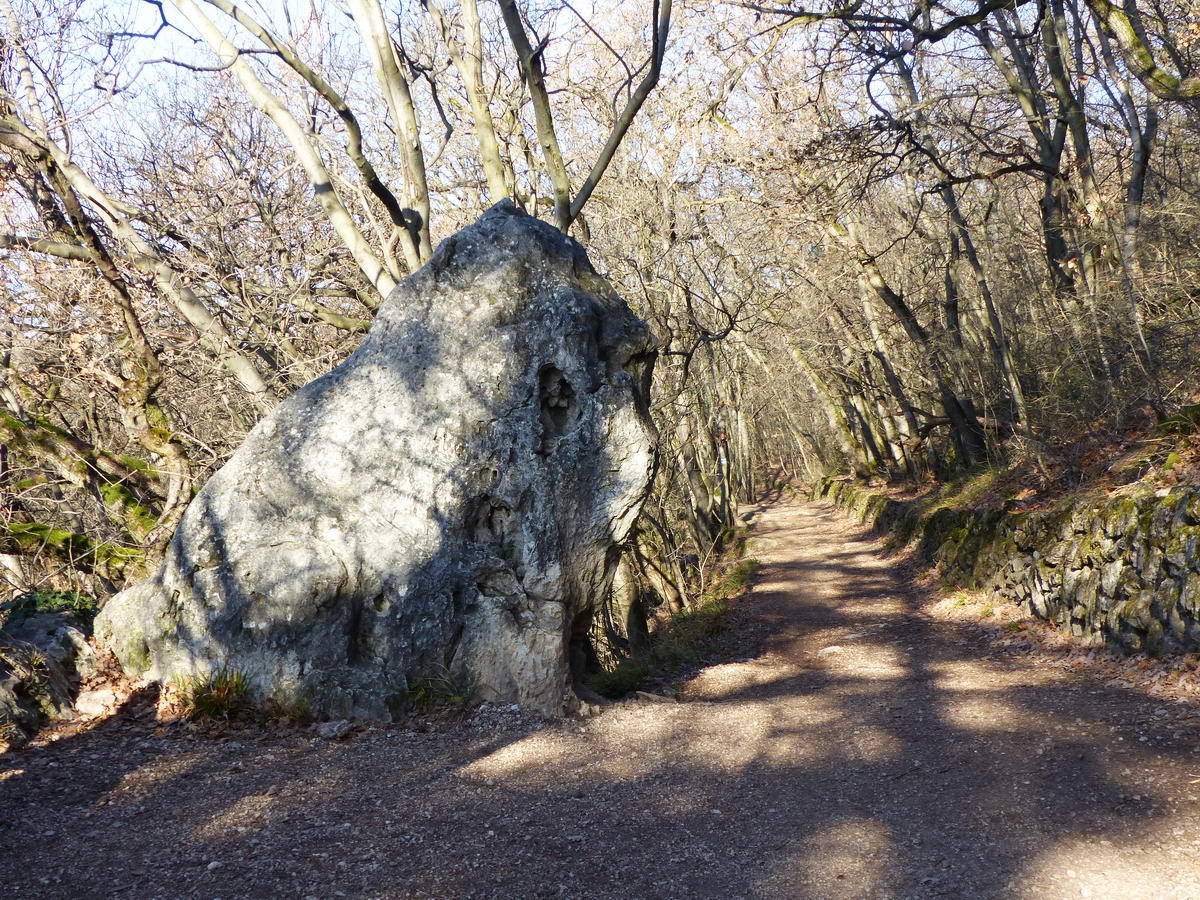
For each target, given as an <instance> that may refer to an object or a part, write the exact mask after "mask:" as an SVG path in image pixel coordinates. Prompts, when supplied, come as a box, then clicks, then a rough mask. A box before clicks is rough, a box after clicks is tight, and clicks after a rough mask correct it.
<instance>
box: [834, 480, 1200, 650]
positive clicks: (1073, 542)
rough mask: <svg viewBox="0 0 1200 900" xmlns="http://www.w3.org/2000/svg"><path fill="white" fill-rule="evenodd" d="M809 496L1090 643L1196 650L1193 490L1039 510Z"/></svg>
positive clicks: (841, 491)
mask: <svg viewBox="0 0 1200 900" xmlns="http://www.w3.org/2000/svg"><path fill="white" fill-rule="evenodd" d="M812 495H813V497H814V498H815V499H825V500H828V501H830V502H832V503H834V504H836V505H837V506H839V507H841V508H843V509H845V510H846V511H848V512H850V513H851V514H852V515H854V516H856V517H857V518H858V520H859V521H861V522H862V523H863V524H865V525H868V526H870V527H872V528H874V529H877V530H879V531H881V532H884V533H886V534H888V535H889V536H890V539H891V543H892V546H894V547H896V548H900V547H911V549H912V551H913V553H914V554H915V556H916V557H917V559H918V560H919V561H920V562H921V563H922V564H924V565H927V566H931V567H933V566H935V567H937V569H938V570H939V573H940V574H941V576H942V577H943V579H944V580H945V582H946V583H947V584H948V585H950V586H953V587H960V588H968V589H982V590H985V591H988V592H990V593H991V594H993V595H994V596H995V597H996V599H997V600H1006V601H1009V602H1013V603H1017V604H1020V605H1021V606H1022V607H1024V608H1025V609H1027V610H1028V611H1029V612H1030V613H1032V614H1033V615H1035V616H1037V617H1039V618H1041V619H1045V620H1047V621H1049V622H1051V623H1053V624H1055V625H1057V626H1058V627H1060V628H1063V629H1065V630H1068V631H1070V632H1071V633H1072V634H1074V635H1076V636H1078V637H1080V638H1082V639H1083V640H1085V641H1086V642H1088V643H1092V644H1106V645H1111V646H1114V647H1119V648H1122V649H1124V650H1128V651H1145V652H1149V653H1154V654H1161V653H1173V652H1197V651H1200V487H1197V486H1195V485H1186V486H1183V485H1180V486H1175V487H1172V488H1169V489H1159V490H1154V489H1150V488H1146V489H1135V490H1133V491H1131V492H1130V493H1128V494H1126V495H1124V496H1120V497H1110V498H1096V497H1081V498H1064V499H1061V500H1059V501H1057V502H1056V503H1055V504H1054V505H1052V506H1050V507H1048V508H1043V509H1037V510H1022V509H1019V508H1014V505H1013V504H1012V503H1011V502H1007V503H1002V504H998V505H993V506H978V505H975V506H967V505H966V504H961V505H956V504H955V503H954V502H953V500H951V501H949V502H946V503H943V504H930V503H928V502H922V501H920V500H904V499H896V498H893V497H889V496H887V495H886V494H883V493H881V492H879V491H876V490H872V489H870V488H868V487H866V486H864V485H862V484H860V483H855V482H852V481H848V480H842V479H835V478H827V479H823V480H821V481H819V482H817V484H816V485H815V486H814V487H813V489H812Z"/></svg>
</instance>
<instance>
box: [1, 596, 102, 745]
mask: <svg viewBox="0 0 1200 900" xmlns="http://www.w3.org/2000/svg"><path fill="white" fill-rule="evenodd" d="M93 660H94V652H93V650H92V647H91V645H89V644H88V641H87V636H86V635H85V634H84V632H83V629H82V628H81V627H80V624H79V622H78V621H76V619H75V618H74V617H73V616H70V615H67V614H65V613H45V612H39V613H17V614H16V615H14V616H13V617H12V618H11V619H9V620H8V621H7V622H6V623H5V624H4V628H3V629H0V745H3V744H14V743H20V742H22V741H24V740H26V739H27V738H29V737H31V736H32V735H33V734H34V733H35V732H36V731H37V730H38V728H40V727H41V726H42V724H43V723H45V721H46V720H47V719H72V718H74V717H75V713H74V699H73V698H74V695H75V693H76V691H77V690H78V687H79V682H80V680H81V679H82V678H84V677H86V676H87V675H88V674H89V673H90V671H91V666H92V664H93Z"/></svg>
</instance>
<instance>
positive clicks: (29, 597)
mask: <svg viewBox="0 0 1200 900" xmlns="http://www.w3.org/2000/svg"><path fill="white" fill-rule="evenodd" d="M98 611H99V607H98V606H97V604H96V598H95V597H90V596H88V595H87V594H81V593H79V592H78V591H30V592H29V593H28V594H21V595H20V596H19V597H15V598H13V599H12V600H9V601H8V602H6V603H2V604H0V619H3V618H4V617H5V616H4V614H5V613H7V614H10V615H11V614H13V613H18V612H29V613H35V612H52V613H70V614H71V615H73V616H76V617H77V618H79V619H82V620H84V621H86V622H90V621H91V620H92V619H94V618H95V617H96V613H97V612H98Z"/></svg>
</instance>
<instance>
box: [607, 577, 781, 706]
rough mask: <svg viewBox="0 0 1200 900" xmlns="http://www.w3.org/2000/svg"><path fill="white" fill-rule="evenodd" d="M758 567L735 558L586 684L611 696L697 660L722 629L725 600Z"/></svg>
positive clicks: (738, 590)
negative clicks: (640, 645) (636, 648)
mask: <svg viewBox="0 0 1200 900" xmlns="http://www.w3.org/2000/svg"><path fill="white" fill-rule="evenodd" d="M758 566H759V562H758V560H757V559H743V560H739V561H738V562H737V563H735V564H734V565H732V566H731V567H730V568H729V569H728V570H727V571H725V573H724V574H722V575H721V576H720V577H719V578H717V579H716V580H715V581H714V582H712V584H710V585H709V586H708V588H707V589H706V590H705V591H704V593H703V594H701V595H700V597H699V598H698V599H697V600H696V601H695V602H694V603H693V604H692V605H691V606H689V607H688V608H687V609H685V610H683V611H682V612H680V613H677V614H676V615H674V616H672V617H671V618H669V619H667V620H666V621H665V622H663V623H662V624H660V625H659V627H658V628H656V629H655V630H654V631H653V632H651V634H650V643H649V645H648V646H647V647H646V648H645V649H644V650H642V651H640V652H637V653H634V654H633V655H631V656H629V657H627V658H625V659H623V660H621V661H620V662H618V663H617V664H616V665H615V666H613V667H612V668H609V669H605V670H602V671H600V672H597V673H596V674H594V675H592V676H591V677H590V678H589V679H588V687H590V688H591V689H592V690H594V691H595V692H596V693H597V694H599V695H600V696H602V697H609V698H613V699H615V698H618V697H623V696H625V695H626V694H629V693H632V692H633V691H636V690H638V689H639V688H642V687H644V686H645V684H646V683H647V682H648V681H650V680H651V679H652V678H658V677H662V676H664V675H666V674H668V673H670V672H672V671H675V670H678V669H680V668H683V667H684V666H688V665H692V664H695V663H696V662H699V661H700V659H701V658H702V657H703V656H704V655H705V654H706V653H708V652H710V651H711V650H712V648H713V644H714V641H715V640H716V638H717V637H718V636H719V635H720V634H721V633H722V632H723V631H724V630H725V624H726V617H727V615H728V613H729V601H730V600H731V599H732V598H734V597H736V596H737V595H738V594H740V593H742V592H743V591H744V590H746V588H747V587H748V586H749V584H750V579H751V578H752V577H753V575H754V573H755V571H757V569H758Z"/></svg>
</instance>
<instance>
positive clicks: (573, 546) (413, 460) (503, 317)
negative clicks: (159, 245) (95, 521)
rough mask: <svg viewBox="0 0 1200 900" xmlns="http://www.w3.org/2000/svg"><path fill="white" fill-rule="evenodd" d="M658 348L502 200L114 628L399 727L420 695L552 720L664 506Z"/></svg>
mask: <svg viewBox="0 0 1200 900" xmlns="http://www.w3.org/2000/svg"><path fill="white" fill-rule="evenodd" d="M653 358H654V345H653V342H652V339H651V337H650V335H649V332H648V330H647V328H646V326H645V324H644V323H643V322H641V321H640V320H639V319H637V318H636V317H635V316H634V315H633V314H632V313H631V312H630V310H629V308H628V307H627V306H626V305H625V303H624V302H623V301H622V300H621V299H620V298H619V297H618V296H617V295H616V294H615V293H614V292H613V290H612V289H611V288H610V287H609V285H608V284H607V283H606V282H605V281H604V280H603V279H602V278H601V277H600V276H598V275H597V274H596V272H595V270H594V269H593V268H592V266H591V265H590V263H589V262H588V259H587V256H586V255H585V254H584V252H583V250H582V248H581V247H580V246H579V245H578V244H577V243H576V242H574V241H573V240H571V239H570V238H567V237H565V236H564V235H563V234H562V233H561V232H559V231H558V230H556V229H555V228H553V227H551V226H549V225H547V224H545V223H543V222H540V221H538V220H537V219H534V218H531V217H529V216H526V215H524V214H523V213H521V212H519V211H518V210H517V209H516V207H514V206H513V205H512V204H511V203H507V202H505V203H501V204H499V205H497V206H495V207H493V208H492V209H491V210H489V211H488V212H487V213H485V214H484V215H483V216H482V217H481V218H480V219H479V221H477V222H476V223H475V224H474V225H472V226H470V227H469V228H466V229H464V230H463V231H461V232H459V233H458V234H456V235H454V236H453V237H451V238H449V239H447V240H446V241H444V242H443V243H442V244H441V246H439V247H438V249H437V251H436V252H435V254H434V256H433V258H432V259H431V260H430V262H429V263H428V264H427V265H426V266H425V267H424V268H423V269H421V270H420V271H419V272H417V273H416V274H415V275H413V276H412V277H410V278H408V279H407V280H405V281H404V282H403V283H402V284H400V285H399V286H398V287H397V288H396V290H395V291H394V292H393V293H392V295H391V296H390V297H389V298H388V299H387V302H386V303H385V304H384V306H383V308H382V309H381V310H380V313H379V315H378V317H377V319H376V321H375V323H374V325H373V326H372V328H371V331H370V334H369V335H368V336H367V338H366V340H365V341H364V342H363V344H362V346H361V347H360V348H359V349H358V350H357V352H355V353H354V355H353V356H351V357H350V358H349V359H348V360H347V361H346V362H345V363H343V364H342V365H341V366H339V367H338V368H336V369H334V370H333V371H332V372H330V373H329V374H327V375H325V376H323V377H321V378H318V379H317V380H315V381H313V382H311V383H310V384H308V385H306V386H305V387H304V388H302V389H301V390H300V391H298V392H297V393H296V394H295V395H294V396H292V397H290V398H289V399H288V400H286V401H284V402H283V403H281V404H280V405H279V407H278V408H276V409H275V410H274V412H272V414H271V415H270V416H268V417H267V418H266V419H264V420H263V421H262V422H260V423H259V424H258V425H257V426H256V427H255V428H254V430H253V431H251V433H250V435H249V436H248V437H247V439H246V442H245V444H244V445H243V446H242V447H241V448H240V449H239V450H238V452H237V453H236V454H235V455H234V456H233V458H232V459H231V460H230V461H229V462H228V463H227V464H226V465H225V467H224V468H223V469H221V470H220V471H219V472H218V473H217V474H216V475H215V476H213V477H212V479H210V480H209V482H208V483H207V484H206V485H205V487H204V489H203V490H202V491H201V492H200V494H199V495H198V496H197V497H196V499H195V500H194V501H193V503H192V505H191V507H190V508H189V509H188V511H187V514H186V515H185V516H184V518H183V521H182V522H181V524H180V526H179V529H178V531H177V532H176V534H175V537H174V539H173V541H172V543H171V546H170V549H169V552H168V554H167V557H166V560H165V562H164V563H163V565H162V567H161V569H160V570H159V571H158V573H157V574H156V575H154V577H153V578H151V579H150V580H148V581H145V582H143V583H141V584H139V585H137V586H135V587H133V588H131V589H129V590H127V591H124V592H123V593H121V594H118V595H117V596H115V597H113V598H112V600H111V601H109V603H108V604H107V605H106V606H105V607H104V609H103V610H102V611H101V613H100V616H99V617H98V618H97V620H96V633H97V635H98V637H99V638H100V639H101V640H102V641H103V642H105V643H107V644H109V645H110V646H111V647H112V648H113V649H114V650H115V652H116V653H117V656H118V658H119V659H120V660H121V662H122V664H123V665H124V666H125V667H126V669H127V670H130V671H132V672H134V673H136V674H145V675H147V676H149V677H151V678H155V679H160V680H168V679H176V678H179V677H181V676H182V677H187V676H191V675H195V674H202V673H206V672H213V671H217V670H220V669H223V668H224V669H230V670H237V671H239V672H241V673H244V674H245V675H246V676H248V678H249V679H250V682H251V684H252V685H253V686H254V690H255V691H256V692H257V693H258V694H259V695H260V696H261V697H270V696H276V697H280V698H286V699H288V700H295V699H300V700H303V701H307V702H309V703H311V704H312V706H313V707H314V709H315V711H316V712H317V713H319V714H322V715H324V716H327V717H335V718H357V719H375V720H387V719H388V718H389V717H390V716H392V715H393V714H395V713H396V712H397V711H399V710H400V709H402V708H403V706H404V702H405V698H406V696H407V692H408V690H409V686H410V684H411V683H412V681H413V679H415V678H419V677H427V676H433V677H441V676H445V675H447V674H449V675H450V676H452V677H456V678H460V679H463V680H467V681H470V682H471V683H472V685H473V687H474V688H475V690H476V691H477V692H478V695H479V696H481V697H483V698H488V699H497V700H511V701H515V702H518V703H521V704H523V705H525V706H527V707H530V708H535V709H539V710H543V711H547V712H556V711H560V710H562V709H563V707H564V704H566V703H568V702H569V701H570V699H571V697H572V692H571V665H570V662H569V660H570V658H571V656H572V653H571V647H572V642H573V641H578V640H580V639H582V636H583V634H584V632H585V630H586V627H587V623H588V621H589V619H590V615H591V607H592V604H593V603H594V602H595V601H596V599H597V598H599V597H601V596H603V595H604V594H605V592H606V591H607V589H608V585H609V583H610V581H611V578H612V572H613V568H614V566H615V564H616V552H615V545H616V544H617V543H618V542H619V541H621V540H622V539H623V538H624V537H625V536H626V534H627V533H628V531H629V529H630V527H631V525H632V523H633V521H634V519H635V518H636V516H637V514H638V511H639V509H640V507H641V504H642V501H643V499H644V497H645V494H646V492H647V490H648V488H649V484H650V480H651V477H652V471H653V467H654V449H653V448H654V440H653V438H654V435H653V429H652V425H651V424H650V421H649V419H648V417H647V414H646V402H647V394H648V390H649V378H650V370H651V366H652V364H653Z"/></svg>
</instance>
